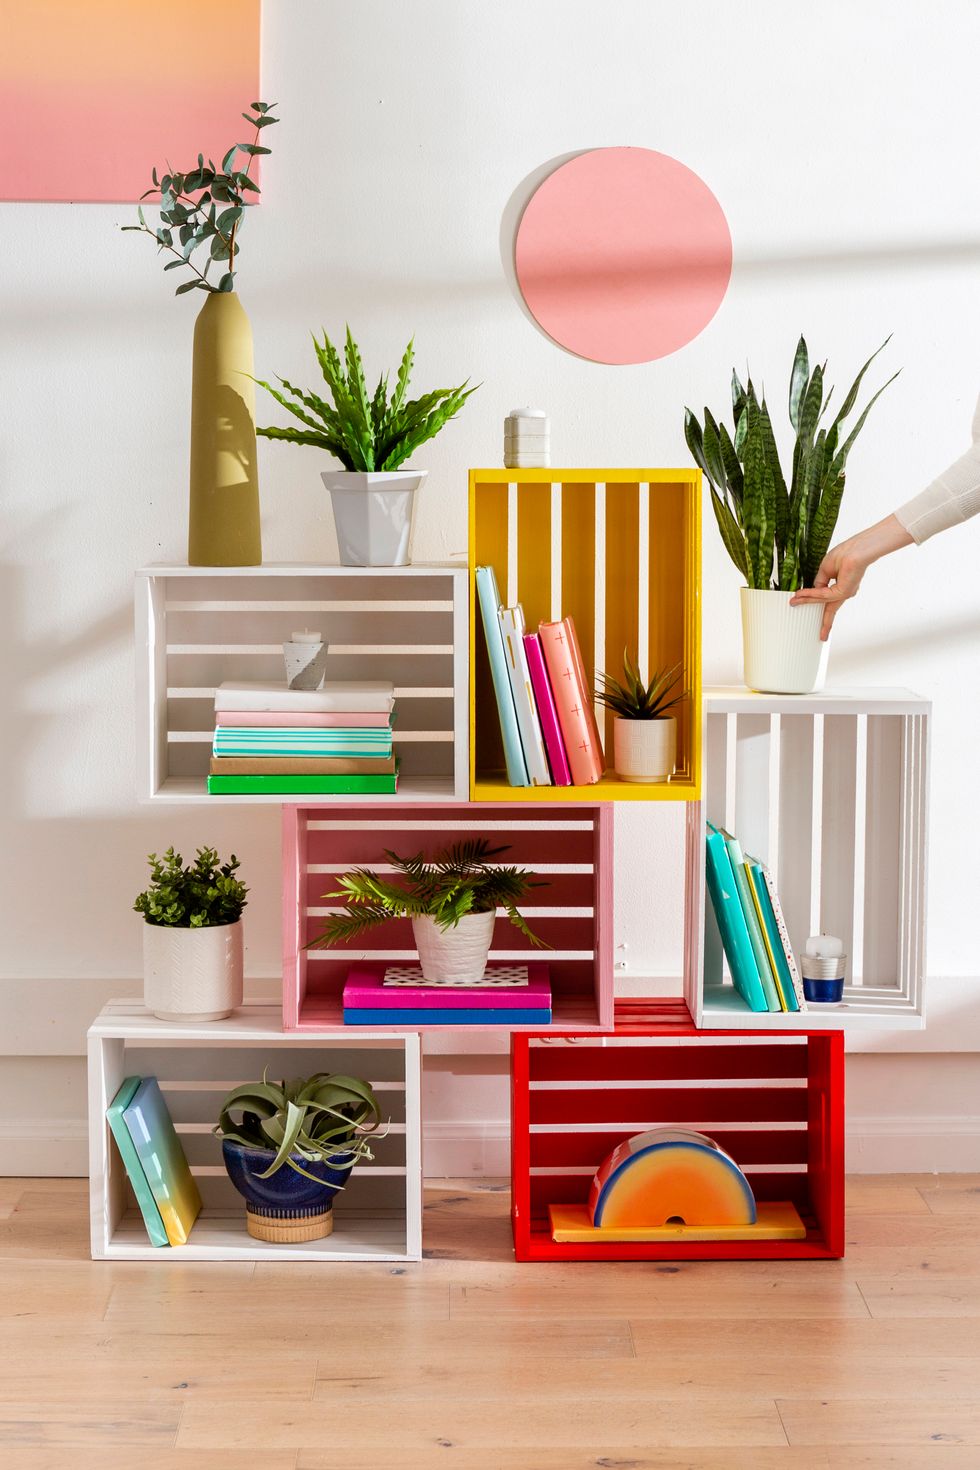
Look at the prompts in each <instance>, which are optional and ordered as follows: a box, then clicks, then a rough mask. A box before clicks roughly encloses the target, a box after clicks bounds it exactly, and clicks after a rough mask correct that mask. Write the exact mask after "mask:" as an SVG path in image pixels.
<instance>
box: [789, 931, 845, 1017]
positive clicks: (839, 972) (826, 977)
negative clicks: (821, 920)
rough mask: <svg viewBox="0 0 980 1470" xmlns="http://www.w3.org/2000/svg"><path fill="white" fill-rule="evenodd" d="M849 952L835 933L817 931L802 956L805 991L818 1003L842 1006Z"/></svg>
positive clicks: (809, 1000) (801, 963) (801, 970)
mask: <svg viewBox="0 0 980 1470" xmlns="http://www.w3.org/2000/svg"><path fill="white" fill-rule="evenodd" d="M846 970H847V955H846V954H845V953H844V945H843V943H842V942H841V940H839V939H835V938H834V936H833V935H832V934H813V935H811V936H810V938H809V939H808V940H807V942H806V946H805V948H804V950H803V953H802V954H801V955H800V974H801V975H802V977H803V994H804V995H805V996H806V999H807V1001H808V1002H813V1003H814V1004H818V1005H840V1003H841V1001H842V1000H843V998H844V975H845V972H846Z"/></svg>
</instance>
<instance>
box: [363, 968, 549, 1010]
mask: <svg viewBox="0 0 980 1470" xmlns="http://www.w3.org/2000/svg"><path fill="white" fill-rule="evenodd" d="M493 968H494V966H493V964H492V963H491V964H490V965H488V966H487V969H488V970H490V971H492V970H493ZM384 972H385V967H384V965H365V964H360V965H351V967H350V969H349V970H348V971H347V983H346V984H345V986H344V1007H345V1008H346V1009H348V1010H378V1009H385V1010H396V1011H404V1010H417V1009H420V1008H434V1009H436V1010H445V1009H452V1010H472V1009H474V1007H477V1006H480V1007H486V1008H487V1009H490V1010H505V1009H506V1010H510V1009H516V1010H528V1009H530V1008H533V1009H538V1010H545V1009H549V1008H550V1006H551V975H550V970H549V966H548V963H547V961H545V960H529V961H528V966H527V984H526V985H515V986H514V987H513V988H508V989H504V988H498V987H497V986H495V985H490V986H477V985H473V986H462V985H459V986H457V985H385V983H384V978H385V977H384Z"/></svg>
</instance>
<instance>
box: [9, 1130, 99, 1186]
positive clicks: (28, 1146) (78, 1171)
mask: <svg viewBox="0 0 980 1470" xmlns="http://www.w3.org/2000/svg"><path fill="white" fill-rule="evenodd" d="M87 1174H88V1125H87V1124H86V1121H85V1119H84V1118H53V1119H50V1120H45V1122H43V1123H0V1175H6V1176H11V1175H12V1176H13V1177H15V1178H21V1179H81V1178H84V1177H85V1176H86V1175H87Z"/></svg>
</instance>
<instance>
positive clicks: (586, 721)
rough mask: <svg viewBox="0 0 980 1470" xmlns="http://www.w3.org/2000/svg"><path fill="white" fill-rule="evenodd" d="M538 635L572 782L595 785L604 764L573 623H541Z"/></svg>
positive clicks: (590, 696)
mask: <svg viewBox="0 0 980 1470" xmlns="http://www.w3.org/2000/svg"><path fill="white" fill-rule="evenodd" d="M538 636H539V637H540V639H541V652H542V653H543V654H544V662H545V667H546V668H547V670H548V681H549V683H550V685H551V690H552V694H553V696H554V700H555V707H556V709H557V711H558V725H559V728H560V730H561V734H562V740H563V743H564V746H565V754H566V755H567V757H568V765H569V769H570V771H571V773H572V783H573V785H575V786H594V785H595V783H596V782H597V781H598V780H599V779H600V777H601V776H602V773H603V770H604V769H605V762H604V760H603V755H602V744H601V742H600V740H599V728H598V726H597V725H596V722H595V712H594V710H593V708H592V695H591V690H590V686H589V683H588V681H587V679H586V677H585V665H584V663H583V662H582V652H581V649H580V648H579V646H578V637H577V636H576V633H575V624H574V622H573V621H572V619H571V618H562V620H561V622H560V623H541V624H540V625H539V627H538Z"/></svg>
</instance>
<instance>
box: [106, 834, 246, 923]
mask: <svg viewBox="0 0 980 1470" xmlns="http://www.w3.org/2000/svg"><path fill="white" fill-rule="evenodd" d="M147 861H148V862H149V865H150V886H149V888H147V889H145V890H144V892H142V893H141V894H139V896H138V897H137V899H136V901H135V903H134V904H133V908H134V909H135V910H136V912H137V913H139V914H142V915H143V916H144V918H145V919H146V922H147V923H148V924H159V925H161V926H162V927H164V928H168V929H206V928H209V927H210V926H211V925H214V924H234V923H235V922H236V920H238V919H240V918H241V916H242V909H243V908H244V907H245V904H246V902H247V900H246V898H245V895H246V893H247V892H248V889H247V888H246V887H245V884H244V883H242V882H241V880H240V879H238V878H236V877H235V874H236V873H237V871H238V869H239V867H240V866H241V864H240V863H239V861H238V858H236V856H235V854H234V853H232V855H231V858H230V860H229V861H228V862H227V863H223V862H221V860H220V858H219V857H218V854H217V851H216V849H215V848H213V847H199V848H198V850H197V857H196V859H195V861H194V863H193V865H192V866H190V867H186V868H185V867H184V859H183V858H182V857H181V855H180V853H179V852H174V849H173V848H172V847H168V848H167V850H166V852H165V853H164V855H163V857H162V858H160V857H157V855H156V853H155V852H151V853H150V855H149V858H148V859H147Z"/></svg>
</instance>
